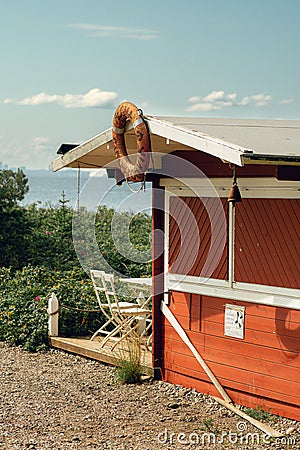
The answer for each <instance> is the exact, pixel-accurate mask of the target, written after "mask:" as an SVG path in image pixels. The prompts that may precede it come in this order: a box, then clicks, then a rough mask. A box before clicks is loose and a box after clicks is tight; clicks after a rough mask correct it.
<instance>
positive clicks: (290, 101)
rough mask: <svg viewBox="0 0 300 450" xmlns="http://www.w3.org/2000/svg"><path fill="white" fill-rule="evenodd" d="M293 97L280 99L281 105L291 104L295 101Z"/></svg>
mask: <svg viewBox="0 0 300 450" xmlns="http://www.w3.org/2000/svg"><path fill="white" fill-rule="evenodd" d="M293 101H294V100H293V99H292V98H284V99H282V100H281V101H280V104H281V105H289V104H290V103H293Z"/></svg>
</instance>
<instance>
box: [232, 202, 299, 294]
mask: <svg viewBox="0 0 300 450" xmlns="http://www.w3.org/2000/svg"><path fill="white" fill-rule="evenodd" d="M235 244H236V245H235V280H236V281H242V282H247V283H255V284H265V285H270V286H281V287H287V288H299V287H300V200H299V199H258V198H257V199H243V202H242V203H238V204H237V205H236V235H235Z"/></svg>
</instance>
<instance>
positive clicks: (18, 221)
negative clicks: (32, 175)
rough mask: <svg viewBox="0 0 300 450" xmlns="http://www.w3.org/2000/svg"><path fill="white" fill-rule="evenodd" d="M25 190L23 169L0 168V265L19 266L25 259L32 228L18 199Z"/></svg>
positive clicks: (26, 189)
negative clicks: (15, 170)
mask: <svg viewBox="0 0 300 450" xmlns="http://www.w3.org/2000/svg"><path fill="white" fill-rule="evenodd" d="M28 190H29V187H28V179H27V178H26V176H25V174H24V173H23V172H22V170H20V169H18V170H17V172H14V171H12V170H1V171H0V223H1V227H0V266H5V267H9V266H12V267H15V268H19V267H21V266H22V265H23V264H24V263H26V262H27V255H28V250H29V239H30V231H31V227H30V224H29V223H28V220H27V214H26V210H25V209H24V208H22V207H20V206H18V202H19V201H21V200H23V198H24V196H25V194H26V193H27V192H28Z"/></svg>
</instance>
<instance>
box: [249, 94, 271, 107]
mask: <svg viewBox="0 0 300 450" xmlns="http://www.w3.org/2000/svg"><path fill="white" fill-rule="evenodd" d="M251 99H252V100H253V102H254V104H255V105H256V106H266V105H268V104H269V103H270V102H271V100H272V97H271V95H265V94H257V95H252V97H251Z"/></svg>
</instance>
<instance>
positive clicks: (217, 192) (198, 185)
mask: <svg viewBox="0 0 300 450" xmlns="http://www.w3.org/2000/svg"><path fill="white" fill-rule="evenodd" d="M210 183H211V187H210ZM237 183H238V186H239V190H240V193H241V196H242V198H300V183H299V181H281V180H277V179H276V178H238V179H237ZM160 185H161V186H164V187H165V188H166V190H168V191H169V192H170V193H172V194H174V195H178V196H189V197H209V196H211V197H216V196H219V197H223V198H226V197H227V196H228V194H229V190H230V188H231V186H232V179H231V178H209V179H207V178H180V179H177V178H162V179H161V180H160Z"/></svg>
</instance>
